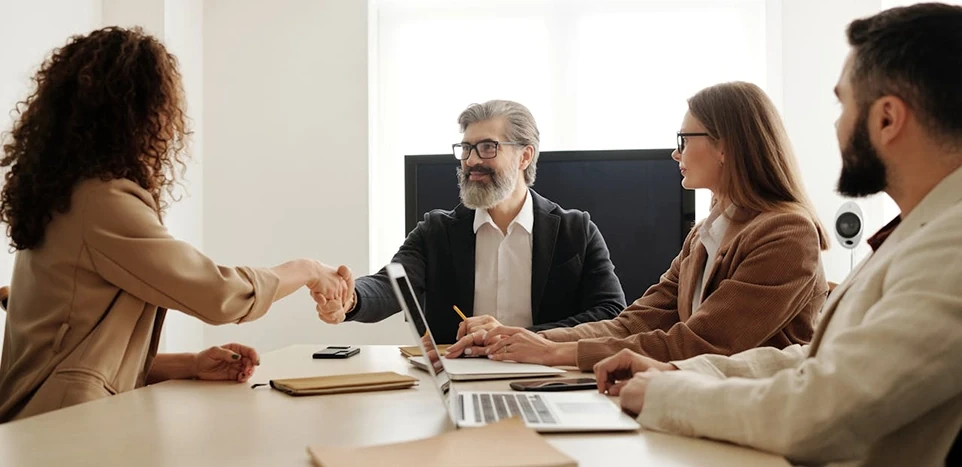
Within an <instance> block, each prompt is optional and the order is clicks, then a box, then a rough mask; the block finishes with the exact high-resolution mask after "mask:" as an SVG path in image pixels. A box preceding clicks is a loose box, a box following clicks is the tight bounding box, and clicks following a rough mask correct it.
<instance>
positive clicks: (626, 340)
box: [540, 210, 828, 370]
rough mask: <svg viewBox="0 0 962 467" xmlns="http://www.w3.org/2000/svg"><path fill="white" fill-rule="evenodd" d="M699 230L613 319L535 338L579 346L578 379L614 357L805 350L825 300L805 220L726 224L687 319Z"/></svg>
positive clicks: (700, 258) (764, 216)
mask: <svg viewBox="0 0 962 467" xmlns="http://www.w3.org/2000/svg"><path fill="white" fill-rule="evenodd" d="M700 227H701V225H699V226H696V227H695V228H694V229H692V232H691V233H690V234H689V235H688V238H687V239H686V240H685V244H684V246H683V247H682V250H681V253H679V255H678V256H677V257H676V258H675V259H674V261H672V263H671V267H670V268H669V269H668V271H667V272H666V273H665V274H664V275H662V277H661V281H660V282H659V283H658V284H656V285H654V286H652V287H651V288H649V289H648V291H647V292H645V295H644V296H642V297H641V298H639V299H638V300H635V302H634V303H632V304H631V305H630V306H628V308H627V309H625V310H624V311H623V312H621V314H620V315H618V316H617V317H616V318H614V319H611V320H606V321H598V322H594V323H585V324H581V325H578V326H575V327H573V328H557V329H551V330H547V331H542V332H541V333H540V334H542V335H543V336H545V337H546V338H548V339H549V340H552V341H555V342H572V341H577V342H578V367H579V368H581V369H582V370H590V369H591V368H592V367H593V366H594V364H595V363H598V362H599V361H600V360H602V359H604V358H605V357H608V356H611V355H612V354H614V353H616V352H617V351H619V350H621V349H631V350H634V351H636V352H639V353H641V354H644V355H648V356H650V357H652V358H655V359H658V360H660V361H669V360H683V359H686V358H690V357H694V356H696V355H701V354H706V353H713V354H723V355H731V354H735V353H738V352H741V351H743V350H747V349H751V348H754V347H759V346H773V347H778V348H782V347H786V346H789V345H792V344H804V343H807V342H808V341H809V340H810V339H811V338H812V334H813V332H814V331H813V329H814V324H815V318H816V316H817V313H818V310H819V309H820V308H821V306H822V304H823V303H824V302H825V298H826V296H827V292H828V284H827V282H826V281H825V274H824V272H823V270H822V263H821V254H820V253H821V251H820V248H819V236H818V231H817V230H816V228H815V224H814V223H813V222H812V220H811V219H810V217H809V216H808V215H807V214H805V213H802V212H801V211H795V210H792V211H781V212H766V213H761V214H757V215H756V214H754V213H748V212H745V211H739V212H737V213H736V214H735V215H734V216H732V218H731V219H730V225H729V227H728V230H727V231H726V233H725V237H724V239H723V240H722V242H721V246H720V247H719V249H718V254H717V256H716V261H715V264H714V266H713V267H712V270H711V273H710V276H709V279H708V281H707V283H706V284H704V292H703V295H702V297H703V300H702V304H701V307H700V308H699V310H698V312H697V313H695V314H694V315H692V313H691V307H692V295H693V294H694V288H695V284H696V283H697V280H698V276H699V275H701V274H702V273H703V272H704V268H705V261H706V260H707V257H708V253H707V251H706V250H705V246H704V245H703V244H702V243H701V241H700V240H699V237H698V231H699V229H700Z"/></svg>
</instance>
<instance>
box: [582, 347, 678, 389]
mask: <svg viewBox="0 0 962 467" xmlns="http://www.w3.org/2000/svg"><path fill="white" fill-rule="evenodd" d="M651 368H653V369H655V370H658V371H673V370H677V369H678V368H676V367H675V365H672V364H671V363H662V362H659V361H658V360H655V359H653V358H650V357H646V356H644V355H639V354H637V353H635V352H632V351H631V350H628V349H624V350H622V351H620V352H618V353H616V354H614V355H613V356H611V357H608V358H606V359H604V360H602V361H600V362H598V363H597V364H595V368H594V371H595V379H597V380H598V392H600V393H602V394H604V393H606V392H607V393H608V394H611V395H612V396H617V395H618V394H619V393H620V392H621V391H622V389H623V388H624V387H625V385H626V384H628V382H629V381H630V380H632V378H633V377H634V376H635V374H636V373H640V372H643V371H648V369H651Z"/></svg>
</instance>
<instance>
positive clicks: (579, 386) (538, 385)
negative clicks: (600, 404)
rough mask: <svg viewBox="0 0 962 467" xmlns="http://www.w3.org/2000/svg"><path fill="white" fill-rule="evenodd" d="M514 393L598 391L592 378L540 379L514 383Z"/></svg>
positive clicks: (512, 384)
mask: <svg viewBox="0 0 962 467" xmlns="http://www.w3.org/2000/svg"><path fill="white" fill-rule="evenodd" d="M511 389H514V390H515V391H582V390H585V389H598V381H596V380H595V379H594V378H559V379H540V380H535V381H515V382H513V383H511Z"/></svg>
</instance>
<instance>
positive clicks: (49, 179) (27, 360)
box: [0, 28, 348, 423]
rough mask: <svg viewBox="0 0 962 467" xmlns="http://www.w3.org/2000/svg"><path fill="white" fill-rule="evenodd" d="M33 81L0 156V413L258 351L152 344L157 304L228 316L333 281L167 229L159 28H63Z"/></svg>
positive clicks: (180, 111)
mask: <svg viewBox="0 0 962 467" xmlns="http://www.w3.org/2000/svg"><path fill="white" fill-rule="evenodd" d="M34 81H35V84H36V89H35V90H34V91H33V92H32V94H30V95H29V96H28V97H27V98H26V100H25V101H24V102H22V103H20V104H19V105H18V106H17V109H16V111H17V118H16V121H15V123H14V125H13V129H12V130H11V131H10V132H9V133H7V134H5V135H4V138H3V151H4V156H3V159H2V161H0V166H3V167H5V168H7V173H6V175H5V183H4V186H3V191H2V195H0V220H2V221H3V222H4V223H6V224H7V234H8V235H9V237H10V239H11V246H12V247H13V248H14V249H16V250H17V256H16V260H15V264H14V269H13V278H12V281H11V291H10V298H9V302H8V306H7V324H6V338H5V340H4V347H3V354H2V362H0V423H2V422H6V421H9V420H13V419H20V418H25V417H29V416H32V415H36V414H40V413H44V412H48V411H51V410H56V409H59V408H62V407H67V406H70V405H74V404H78V403H82V402H86V401H90V400H94V399H99V398H102V397H106V396H108V395H111V394H116V393H119V392H124V391H129V390H131V389H134V388H137V387H140V386H143V385H146V384H151V383H153V382H158V381H163V380H167V379H175V378H198V379H219V380H235V381H246V380H247V379H248V378H249V377H250V375H251V373H252V371H253V366H254V365H256V364H257V363H258V356H257V353H256V352H255V351H254V350H253V349H251V348H248V347H245V346H242V345H238V344H228V345H225V346H221V347H212V348H210V349H207V350H205V351H203V352H200V353H198V354H157V344H158V339H159V337H160V332H161V327H162V324H163V321H164V315H165V313H166V310H167V309H168V308H169V309H174V310H179V311H181V312H183V313H186V314H188V315H191V316H194V317H196V318H198V319H200V320H202V321H204V322H207V323H210V324H225V323H242V322H246V321H251V320H254V319H257V318H259V317H261V316H263V315H264V314H265V313H266V312H267V310H268V308H269V307H270V306H271V304H272V303H273V302H274V301H276V300H279V299H280V298H282V297H285V296H287V295H289V294H291V293H293V292H294V291H296V290H297V289H299V288H301V287H303V286H307V287H308V288H310V289H311V291H312V292H314V293H315V294H323V295H324V296H327V297H329V298H330V299H337V300H343V299H345V298H346V297H347V290H348V288H347V284H346V282H345V281H344V280H343V278H342V275H345V276H347V275H348V271H347V270H346V268H344V267H342V268H341V269H340V271H336V270H334V269H333V268H330V267H328V266H325V265H323V264H321V263H319V262H317V261H314V260H307V259H301V260H295V261H290V262H287V263H284V264H282V265H279V266H277V267H274V268H254V267H237V268H229V267H223V266H219V265H217V264H215V263H214V262H212V261H211V260H210V259H208V258H207V257H206V256H204V255H203V254H202V253H201V252H199V251H197V250H196V249H194V248H193V247H192V246H191V245H189V244H188V243H185V242H182V241H178V240H176V239H174V238H172V237H171V236H170V234H169V233H168V232H167V229H166V228H165V227H164V225H163V223H162V220H163V214H164V211H165V208H166V207H167V203H166V202H165V198H167V197H168V195H170V193H171V191H172V189H173V187H174V185H175V184H176V183H177V175H178V173H179V174H181V175H182V174H183V170H184V168H185V165H184V159H185V155H184V149H185V142H186V138H187V136H189V134H190V132H189V130H188V128H187V122H186V120H187V119H186V117H185V115H184V96H183V91H182V85H181V78H180V73H179V72H178V70H177V61H176V59H175V58H174V56H173V55H171V54H169V53H168V52H167V51H166V50H165V48H164V46H163V45H162V44H161V43H160V42H159V41H157V40H156V39H154V38H153V37H150V36H149V35H146V34H144V33H143V32H142V31H140V30H139V29H130V30H128V29H121V28H105V29H101V30H97V31H94V32H92V33H90V34H88V35H86V36H77V37H73V38H71V40H70V41H69V42H68V43H67V44H66V45H65V46H63V47H62V48H60V49H57V50H55V51H54V52H53V54H52V56H50V57H49V58H48V59H47V60H46V61H45V62H44V63H43V65H42V66H41V67H40V70H39V71H38V72H37V74H36V76H35V77H34ZM338 272H340V273H341V275H339V274H338Z"/></svg>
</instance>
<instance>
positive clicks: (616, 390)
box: [608, 379, 631, 396]
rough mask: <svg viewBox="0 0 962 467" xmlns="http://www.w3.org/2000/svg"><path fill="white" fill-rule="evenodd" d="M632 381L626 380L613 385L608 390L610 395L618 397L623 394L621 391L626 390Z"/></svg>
mask: <svg viewBox="0 0 962 467" xmlns="http://www.w3.org/2000/svg"><path fill="white" fill-rule="evenodd" d="M630 381H631V380H630V379H626V380H624V381H618V382H617V383H615V384H613V385H611V387H610V388H608V394H609V395H611V396H618V395H619V394H621V389H622V388H624V387H625V385H626V384H628V382H630Z"/></svg>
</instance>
